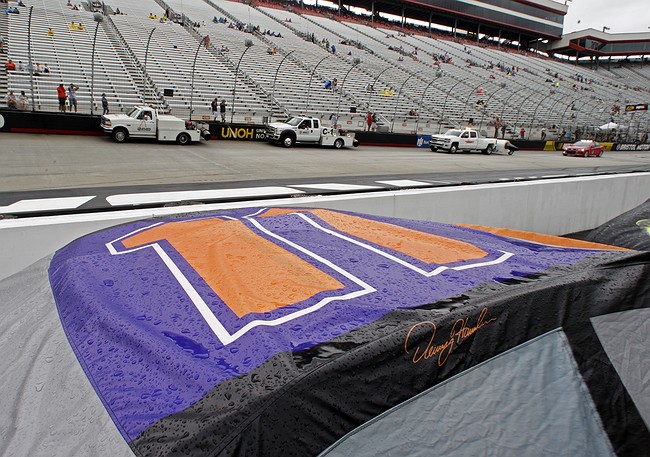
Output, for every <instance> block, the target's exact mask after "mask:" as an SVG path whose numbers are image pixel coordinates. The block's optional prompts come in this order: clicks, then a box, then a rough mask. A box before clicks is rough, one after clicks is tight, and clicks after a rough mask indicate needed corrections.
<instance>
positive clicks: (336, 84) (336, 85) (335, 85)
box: [332, 78, 339, 90]
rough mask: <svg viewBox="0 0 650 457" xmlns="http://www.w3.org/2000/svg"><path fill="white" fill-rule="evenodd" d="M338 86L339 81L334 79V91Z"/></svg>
mask: <svg viewBox="0 0 650 457" xmlns="http://www.w3.org/2000/svg"><path fill="white" fill-rule="evenodd" d="M338 84H339V82H338V80H337V79H336V78H334V79H333V80H332V90H336V89H338Z"/></svg>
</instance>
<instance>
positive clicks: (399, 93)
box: [390, 73, 415, 133]
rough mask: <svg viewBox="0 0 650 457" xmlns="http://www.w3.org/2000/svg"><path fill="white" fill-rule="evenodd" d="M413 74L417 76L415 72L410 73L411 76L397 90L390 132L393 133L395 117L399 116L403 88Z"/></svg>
mask: <svg viewBox="0 0 650 457" xmlns="http://www.w3.org/2000/svg"><path fill="white" fill-rule="evenodd" d="M413 76H415V73H413V74H411V75H409V77H408V78H406V79H405V80H404V82H403V83H402V85H401V86H400V88H399V91H398V92H397V100H395V109H394V110H393V120H392V122H391V123H390V133H393V127H395V117H397V107H398V106H399V97H400V95H402V89H404V86H405V85H406V83H407V82H408V81H409V79H411V78H412V77H413Z"/></svg>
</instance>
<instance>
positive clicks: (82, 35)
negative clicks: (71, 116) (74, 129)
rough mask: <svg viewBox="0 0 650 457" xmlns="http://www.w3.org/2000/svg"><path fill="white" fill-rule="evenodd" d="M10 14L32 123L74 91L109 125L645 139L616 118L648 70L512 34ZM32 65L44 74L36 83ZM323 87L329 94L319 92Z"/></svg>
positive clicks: (209, 7)
mask: <svg viewBox="0 0 650 457" xmlns="http://www.w3.org/2000/svg"><path fill="white" fill-rule="evenodd" d="M68 3H69V2H68ZM433 3H435V2H433ZM546 3H549V4H552V3H553V4H554V2H550V1H547V2H546ZM8 5H9V6H14V7H17V4H16V3H15V2H9V3H8ZM17 8H18V9H19V11H20V14H2V15H0V33H2V34H3V35H4V36H5V37H6V38H5V41H6V48H7V54H6V57H7V58H8V59H12V61H13V62H14V63H16V64H17V69H16V70H15V71H6V70H5V68H3V69H2V74H0V91H1V93H0V96H2V97H3V99H4V97H5V96H6V92H7V91H9V90H13V91H14V93H16V94H18V93H20V91H25V92H26V94H27V95H28V99H29V100H30V105H31V106H33V109H34V110H38V111H57V110H58V103H57V98H56V87H57V86H58V85H59V84H60V83H63V84H64V85H65V86H66V87H67V86H68V85H69V84H70V83H74V84H75V85H77V86H79V87H80V89H79V91H78V100H79V111H80V112H82V113H94V114H98V113H101V100H100V99H101V94H103V93H105V94H106V97H107V98H108V100H109V106H110V108H111V111H112V112H119V111H125V110H127V109H129V107H131V106H132V105H133V104H136V103H143V102H144V103H149V104H152V105H156V106H159V107H160V108H161V109H163V110H165V111H167V112H171V113H172V114H175V115H177V116H180V117H185V118H188V117H192V118H194V119H204V120H208V119H212V112H211V109H210V102H211V101H212V100H213V99H214V98H218V99H219V100H221V99H225V100H226V102H227V105H228V112H227V120H228V121H230V120H232V121H233V122H238V123H261V122H264V121H267V120H269V119H277V118H281V117H285V116H287V115H291V114H306V115H312V116H318V117H321V118H322V119H323V121H324V122H325V123H326V124H327V122H328V120H329V119H330V118H331V116H332V115H337V117H338V122H339V124H342V125H343V126H345V127H348V128H351V129H363V128H364V125H365V117H366V113H367V112H368V111H370V112H373V113H376V114H377V116H378V118H379V120H380V122H379V123H380V129H381V130H383V131H394V132H403V133H404V132H405V133H415V132H417V133H422V134H428V133H436V132H438V131H441V130H443V129H446V128H448V127H454V126H463V125H467V123H468V122H470V121H473V123H474V125H475V126H478V127H479V128H480V129H482V130H486V129H487V130H488V131H489V132H490V133H493V132H492V127H490V128H488V126H493V125H494V120H495V119H496V118H499V119H500V121H501V122H503V123H505V124H506V125H507V126H508V135H509V136H511V135H515V134H516V133H515V132H519V130H520V129H521V128H524V129H525V131H526V137H527V138H531V139H532V138H538V137H539V134H540V131H541V129H542V128H546V130H547V131H548V132H549V134H550V135H553V134H559V132H561V131H562V130H563V129H564V130H568V129H573V130H574V131H575V130H577V129H580V130H582V131H583V132H588V131H592V130H593V129H594V128H595V127H596V126H599V125H602V124H605V123H607V122H609V121H610V120H611V119H612V117H613V118H614V120H615V121H617V122H620V123H622V124H624V125H627V126H628V131H627V133H628V134H629V135H631V136H635V135H639V136H640V135H641V134H642V133H643V132H644V131H645V130H647V129H648V120H647V119H646V118H647V114H645V113H644V114H641V115H639V114H638V113H637V115H636V118H634V117H633V116H632V115H630V114H625V112H624V109H622V108H623V107H624V105H626V104H637V103H644V102H646V100H647V97H648V93H649V92H650V68H648V67H647V66H646V67H645V68H644V67H643V61H641V62H640V65H636V64H628V63H626V64H625V65H621V64H620V63H615V64H614V66H613V68H612V65H611V64H610V65H607V66H605V65H600V67H598V65H596V68H594V65H593V62H589V63H590V64H589V65H585V64H584V63H583V64H582V65H577V63H580V62H577V61H576V62H574V63H573V64H572V63H569V62H567V61H566V60H560V59H553V58H549V57H547V56H544V55H542V54H541V53H539V52H536V50H535V49H534V48H533V47H532V46H536V47H539V43H536V42H535V41H534V40H533V39H532V37H529V39H527V42H528V45H529V46H528V48H527V49H525V48H526V46H523V47H522V43H521V42H522V41H524V40H523V39H521V32H519V38H520V40H519V41H518V42H517V45H516V46H514V45H513V46H508V45H507V43H508V42H510V41H512V38H513V37H514V36H515V35H514V33H515V32H513V31H512V30H510V31H507V30H504V31H502V30H501V29H499V30H498V31H497V33H498V35H499V38H502V37H503V38H504V40H503V41H499V40H497V41H494V40H491V39H490V38H494V37H493V36H492V35H491V36H490V37H488V36H484V37H483V38H484V39H481V40H479V35H480V34H479V33H478V31H480V30H481V28H480V27H481V25H480V24H479V29H478V30H477V32H476V33H474V34H472V33H467V34H462V33H460V32H459V33H456V32H457V31H456V28H454V33H453V34H451V33H443V32H440V31H436V30H434V29H432V28H431V26H429V27H415V26H413V25H406V24H404V23H391V22H388V21H386V20H380V19H379V18H377V20H375V17H374V16H373V17H372V18H368V17H367V16H356V15H354V14H351V13H349V12H346V14H341V15H339V14H333V13H332V10H327V9H322V8H313V7H309V8H307V7H304V6H301V5H299V4H297V3H285V2H283V3H255V4H245V3H239V2H233V1H227V0H182V1H181V0H166V1H164V0H141V1H138V2H130V1H127V0H108V1H106V2H104V3H103V4H102V5H101V6H100V7H97V6H95V7H93V6H92V3H91V2H86V3H81V4H80V5H78V8H72V7H71V6H70V5H68V4H67V3H66V1H65V0H30V1H29V2H27V6H26V7H17ZM373 8H374V6H373ZM94 10H99V11H94ZM118 10H119V11H120V12H121V13H122V14H116V13H117V11H118ZM30 13H31V14H30ZM167 16H169V17H167ZM429 17H430V18H431V15H430V16H429ZM554 17H555V16H554ZM441 19H443V18H441ZM447 20H448V18H447V19H444V20H441V22H443V23H444V22H445V21H447ZM540 21H541V19H540ZM545 21H546V22H549V21H548V20H545ZM71 23H74V24H82V26H83V29H82V30H80V29H79V28H78V27H71ZM515 25H516V24H515ZM556 28H557V27H555V26H554V27H553V28H552V30H555V29H556ZM515 29H516V27H515ZM48 30H51V32H48ZM482 30H486V31H487V30H490V29H489V24H488V25H486V26H483V29H482ZM495 30H496V29H495ZM549 30H551V29H549ZM515 31H516V30H515ZM490 33H491V32H490ZM554 33H555V32H553V33H551V32H550V31H549V32H548V33H547V34H546V35H547V36H549V37H550V36H553V34H554ZM543 36H544V34H542V33H541V32H540V35H539V37H543ZM506 37H509V40H505V38H506ZM515 41H516V40H515ZM333 46H334V47H335V49H334V48H333ZM30 62H31V67H32V68H33V69H35V68H36V64H37V63H38V64H47V65H48V67H49V69H50V72H49V73H41V74H39V75H38V76H37V75H35V74H34V72H30V71H29V70H30V65H29V64H30ZM193 69H194V70H193ZM328 80H329V81H334V80H336V81H337V83H338V84H337V87H336V89H335V90H331V89H326V88H325V83H326V81H328ZM91 88H92V93H91Z"/></svg>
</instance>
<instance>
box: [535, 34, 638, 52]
mask: <svg viewBox="0 0 650 457" xmlns="http://www.w3.org/2000/svg"><path fill="white" fill-rule="evenodd" d="M540 49H542V47H541V46H540ZM543 50H544V51H546V52H550V53H555V54H564V55H569V56H576V55H577V56H599V57H603V56H604V57H607V56H634V55H636V56H638V55H647V54H650V33H647V32H646V33H607V32H605V31H600V30H596V29H585V30H580V31H577V32H573V33H568V34H566V35H564V36H562V38H560V39H558V40H555V41H551V42H549V43H548V44H547V45H546V46H544V48H543Z"/></svg>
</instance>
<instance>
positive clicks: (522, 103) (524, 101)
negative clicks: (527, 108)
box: [513, 92, 539, 129]
mask: <svg viewBox="0 0 650 457" xmlns="http://www.w3.org/2000/svg"><path fill="white" fill-rule="evenodd" d="M535 95H539V94H538V93H537V92H533V93H531V94H530V95H529V96H528V97H526V98H524V100H523V101H522V102H521V104H520V105H519V108H517V115H516V116H515V123H514V125H513V127H514V128H515V129H516V128H517V123H518V122H519V113H520V112H521V107H522V106H524V103H526V102H527V101H528V99H530V98H532V97H533V96H535Z"/></svg>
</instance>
